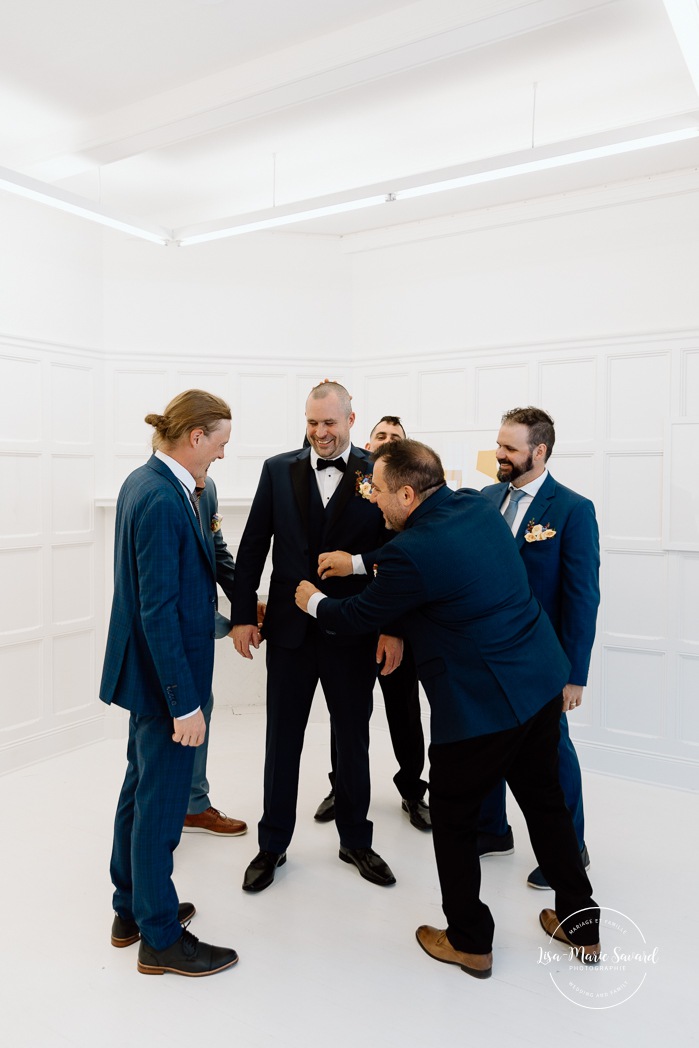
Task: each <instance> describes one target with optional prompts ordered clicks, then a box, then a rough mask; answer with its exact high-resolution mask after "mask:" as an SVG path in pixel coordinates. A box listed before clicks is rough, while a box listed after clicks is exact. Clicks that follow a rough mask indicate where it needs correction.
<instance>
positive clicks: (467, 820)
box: [429, 695, 599, 953]
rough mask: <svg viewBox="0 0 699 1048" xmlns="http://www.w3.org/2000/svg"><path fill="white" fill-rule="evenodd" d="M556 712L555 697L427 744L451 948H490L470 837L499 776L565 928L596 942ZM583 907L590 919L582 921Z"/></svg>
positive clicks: (582, 941) (490, 926) (580, 941)
mask: <svg viewBox="0 0 699 1048" xmlns="http://www.w3.org/2000/svg"><path fill="white" fill-rule="evenodd" d="M560 710H561V696H560V695H558V696H556V698H555V699H553V700H552V701H551V702H549V703H547V705H546V706H544V707H543V709H541V710H540V711H539V712H538V713H537V714H535V715H534V716H533V717H531V718H530V719H529V720H528V721H526V722H525V723H524V724H522V725H520V726H519V727H517V728H511V729H509V730H507V731H500V732H493V733H492V734H490V735H480V736H477V737H476V738H471V739H463V740H461V741H459V742H451V743H443V744H441V745H434V744H433V745H432V746H430V751H429V755H430V811H431V814H432V838H433V842H434V850H435V857H436V860H437V871H438V874H439V882H440V886H441V890H442V906H443V909H444V914H445V916H446V918H447V938H448V939H449V942H450V943H451V944H452V946H453V947H454V948H455V949H457V950H464V951H466V952H467V953H489V952H490V951H491V949H492V945H493V931H494V927H495V925H494V922H493V918H492V915H491V913H490V910H489V909H488V907H487V906H486V905H485V903H484V902H482V901H481V900H480V897H479V896H480V884H481V868H480V860H479V858H478V850H477V846H476V838H477V830H478V814H479V810H480V806H481V802H482V800H483V798H484V796H485V795H486V794H487V793H488V792H489V791H490V790H491V789H492V788H493V787H494V785H495V784H496V783H497V781H498V780H499V779H501V778H504V779H506V781H507V783H508V785H509V786H510V789H511V790H512V793H513V794H514V796H515V799H516V800H517V803H518V804H519V806H520V808H521V809H522V812H523V814H524V817H525V819H526V821H527V828H528V830H529V836H530V838H531V842H532V847H533V848H534V854H535V855H536V858H537V861H538V863H539V866H540V867H541V869H542V871H543V874H544V876H545V877H546V879H547V881H548V882H549V884H550V885H551V887H552V888H553V889H554V891H555V893H556V895H555V909H556V913H557V914H558V918H559V920H560V921H561V922H562V924H563V928H564V930H565V932H566V934H567V935H568V936H569V938H570V939H571V941H572V942H574V943H576V944H577V945H580V946H584V945H591V944H593V943H596V942H598V941H599V909H598V908H597V904H596V903H595V902H594V900H593V899H592V888H591V885H590V882H589V880H588V877H587V874H586V873H585V870H584V867H583V864H582V860H581V858H580V849H579V848H578V842H577V839H576V836H575V830H574V828H573V821H572V818H571V815H570V812H569V811H568V808H567V807H566V804H565V800H564V797H563V791H562V789H561V786H560V783H559V779H558V733H559V719H560ZM582 910H584V911H587V913H586V914H585V915H584V918H585V919H586V920H587V921H588V923H585V924H581V915H580V911H582ZM576 914H578V917H577V919H576V917H575V915H576Z"/></svg>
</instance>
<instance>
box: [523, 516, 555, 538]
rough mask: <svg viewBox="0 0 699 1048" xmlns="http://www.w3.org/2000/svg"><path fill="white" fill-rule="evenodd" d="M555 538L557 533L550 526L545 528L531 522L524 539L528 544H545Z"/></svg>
mask: <svg viewBox="0 0 699 1048" xmlns="http://www.w3.org/2000/svg"><path fill="white" fill-rule="evenodd" d="M555 537H556V532H555V531H554V530H553V528H552V527H551V525H550V524H547V525H546V527H543V525H541V524H535V523H534V521H533V520H530V521H529V523H528V524H527V530H526V532H525V534H524V538H525V540H526V541H527V542H545V541H546V539H553V538H555Z"/></svg>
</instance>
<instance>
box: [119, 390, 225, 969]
mask: <svg viewBox="0 0 699 1048" xmlns="http://www.w3.org/2000/svg"><path fill="white" fill-rule="evenodd" d="M230 418H231V413H230V408H229V407H228V405H227V404H226V403H225V401H223V400H221V399H220V398H219V397H215V396H213V395H212V394H210V393H205V392H203V391H202V390H187V391H186V392H185V393H181V394H180V395H179V396H177V397H175V398H174V400H172V401H171V402H170V404H168V406H167V407H166V408H165V412H164V414H162V415H155V414H151V415H147V416H146V419H145V421H146V422H147V423H148V424H149V425H152V426H153V427H154V429H155V433H154V435H153V449H154V454H153V456H152V457H151V458H150V459H149V461H148V462H147V463H146V464H145V465H144V466H140V467H139V468H138V469H136V470H134V472H133V473H131V474H130V476H128V477H127V478H126V480H125V481H124V484H123V485H122V488H121V491H120V492H119V498H118V500H117V511H116V531H115V543H114V598H113V602H112V614H111V619H110V623H109V633H108V636H107V648H106V652H105V658H104V669H103V672H102V683H101V686H100V698H101V699H102V700H103V701H104V702H106V703H115V704H116V705H117V706H122V707H124V708H125V709H127V710H129V711H130V719H129V742H128V749H127V758H128V766H127V769H126V777H125V779H124V784H123V786H122V790H121V794H120V797H119V803H118V806H117V813H116V819H115V824H114V844H113V848H112V860H111V868H110V872H111V877H112V882H113V884H114V889H115V890H114V909H115V911H116V915H115V917H114V922H113V924H112V944H113V945H114V946H120V947H121V946H128V945H130V944H131V943H133V942H136V941H137V940H138V939H139V938H140V939H141V942H140V946H139V953H138V970H139V971H140V972H142V973H144V974H146V975H162V974H163V973H164V972H174V973H175V974H177V975H189V976H201V975H211V974H213V973H214V972H219V971H223V969H225V968H230V967H231V965H233V964H235V962H236V961H237V960H238V955H237V953H236V952H235V950H233V949H230V948H228V947H221V946H211V945H209V944H208V943H204V942H200V941H199V940H198V939H197V938H196V936H194V935H192V933H191V932H189V931H188V929H187V928H186V927H185V928H183V927H182V922H183V921H186V920H188V918H191V917H192V916H193V915H194V912H195V909H194V906H193V905H192V904H191V903H179V902H178V898H177V892H176V891H175V886H174V884H173V883H172V869H173V858H172V856H173V852H174V850H175V848H176V847H177V845H178V844H179V840H180V835H181V833H182V824H183V822H184V817H185V813H186V811H187V803H188V799H189V791H190V787H191V783H192V766H193V762H194V753H195V747H197V746H200V745H201V743H202V742H203V741H204V738H205V734H206V725H205V722H204V716H203V713H202V709H203V707H205V706H206V704H207V702H208V701H209V697H210V695H211V680H212V676H213V665H214V632H215V627H214V615H215V610H216V568H215V563H214V555H213V546H212V545H210V544H209V542H208V541H207V538H206V537H205V536H204V533H203V531H202V526H201V520H200V518H199V514H198V507H197V506H196V504H195V502H194V501H193V494H194V488H195V479H194V478H195V477H197V476H201V475H202V474H203V473H205V472H206V469H207V468H208V466H209V465H210V464H211V462H212V461H213V460H214V459H218V458H223V455H224V448H225V445H226V443H227V442H228V439H229V437H230V432H231V423H230Z"/></svg>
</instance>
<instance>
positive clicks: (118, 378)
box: [108, 368, 172, 454]
mask: <svg viewBox="0 0 699 1048" xmlns="http://www.w3.org/2000/svg"><path fill="white" fill-rule="evenodd" d="M170 400H172V396H171V395H170V393H169V383H168V373H167V371H166V370H165V369H162V370H155V369H154V370H147V369H145V368H144V369H143V370H127V369H121V368H116V369H115V370H114V372H113V373H112V375H111V377H110V387H109V396H108V403H109V404H110V406H111V410H112V412H113V429H112V440H113V441H114V444H115V445H116V447H117V448H118V447H119V446H120V445H121V446H122V447H123V445H125V444H130V445H134V444H135V445H137V446H138V447H139V448H143V449H144V454H145V453H146V452H147V451H148V449H149V448H150V444H151V438H152V436H153V429H152V427H151V426H147V425H146V423H145V422H144V421H143V420H144V418H145V417H146V415H150V414H151V412H154V413H155V414H157V415H161V414H162V413H163V410H164V408H165V406H166V405H167V404H168V403H169V401H170Z"/></svg>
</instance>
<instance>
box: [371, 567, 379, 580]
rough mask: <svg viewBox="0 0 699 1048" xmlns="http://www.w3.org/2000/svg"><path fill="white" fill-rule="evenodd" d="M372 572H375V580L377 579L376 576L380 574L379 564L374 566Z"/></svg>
mask: <svg viewBox="0 0 699 1048" xmlns="http://www.w3.org/2000/svg"><path fill="white" fill-rule="evenodd" d="M371 570H372V571H373V572H374V578H376V576H377V575H378V573H379V566H378V564H374V566H373V568H372V569H371Z"/></svg>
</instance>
